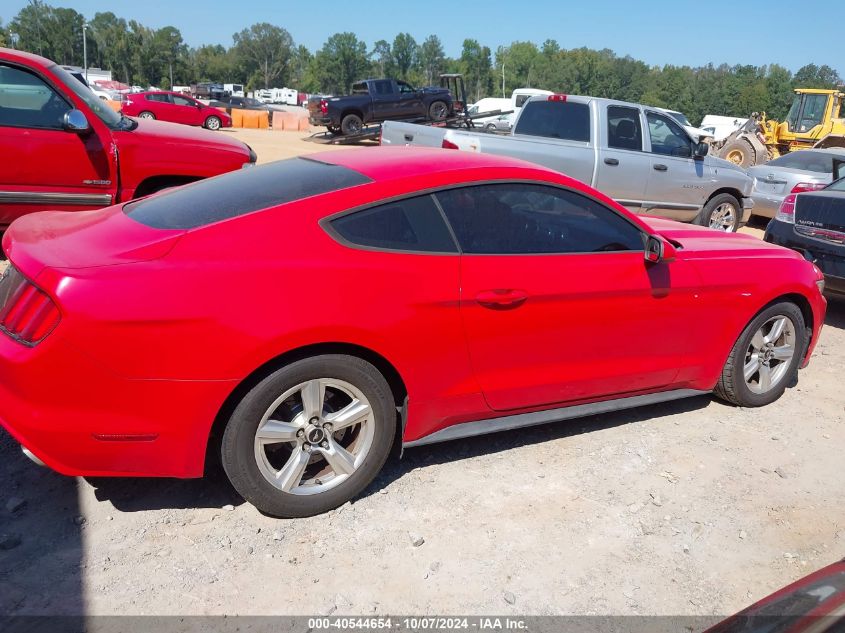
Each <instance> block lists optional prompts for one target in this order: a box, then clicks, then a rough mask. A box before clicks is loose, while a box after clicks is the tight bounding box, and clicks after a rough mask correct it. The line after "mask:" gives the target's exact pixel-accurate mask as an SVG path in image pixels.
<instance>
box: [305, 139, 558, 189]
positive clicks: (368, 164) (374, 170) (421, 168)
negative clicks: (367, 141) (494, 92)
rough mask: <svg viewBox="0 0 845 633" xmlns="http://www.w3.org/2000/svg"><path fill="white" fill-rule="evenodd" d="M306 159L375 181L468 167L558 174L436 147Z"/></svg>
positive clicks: (522, 163) (381, 149) (359, 151)
mask: <svg viewBox="0 0 845 633" xmlns="http://www.w3.org/2000/svg"><path fill="white" fill-rule="evenodd" d="M306 158H311V159H313V160H318V161H320V162H323V163H329V164H332V165H338V166H340V167H346V168H348V169H352V170H354V171H357V172H359V173H361V174H363V175H365V176H367V177H368V178H370V179H372V180H375V181H381V180H394V179H397V178H409V177H414V176H421V175H424V174H432V173H445V172H450V171H463V170H468V169H495V168H509V169H523V170H529V169H530V170H533V171H543V172H548V173H550V174H555V175H557V176H560V174H558V173H557V172H555V171H553V170H551V169H548V168H546V167H542V166H540V165H535V164H533V163H528V162H525V161H522V160H519V159H516V158H510V157H507V156H496V155H494V154H479V153H474V152H462V151H458V150H451V149H438V148H422V147H404V146H403V147H384V146H382V147H368V148H359V149H357V150H345V151H339V152H338V151H331V152H320V153H318V154H311V155H309V156H306Z"/></svg>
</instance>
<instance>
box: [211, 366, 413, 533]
mask: <svg viewBox="0 0 845 633" xmlns="http://www.w3.org/2000/svg"><path fill="white" fill-rule="evenodd" d="M316 378H334V379H338V380H342V381H345V382H347V383H349V384H351V385H354V386H355V387H356V388H357V389H359V390H360V391H361V393H362V394H363V395H364V396H365V397H366V398H367V400H369V402H370V406H371V408H372V412H373V418H372V421H373V422H372V423H373V424H374V425H375V427H374V435H373V440H372V445H371V446H370V449H369V452H368V453H367V456H366V457H365V458H364V461H363V462H362V463H361V464H360V466H358V468H357V470H355V472H353V473H352V474H351V475H349V477H348V478H347V479H346V480H345V481H343V482H341V483H340V484H338V485H337V486H335V487H333V488H330V489H329V490H326V491H325V492H319V493H316V494H310V495H297V494H292V493H289V492H284V491H282V490H280V489H278V488H276V487H275V486H273V485H272V484H271V483H270V482H269V481H268V480H267V479H266V478H265V476H264V475H263V474H262V472H261V470H260V468H259V466H258V462H257V459H256V455H255V444H254V442H255V436H256V432H257V430H258V425H259V423H260V422H261V418H262V416H263V415H264V413H265V412H266V411H267V409H268V408H269V407H270V406H272V404H273V402H274V401H275V400H276V399H277V398H278V397H279V396H280V395H282V394H283V393H284V392H285V391H287V390H289V389H291V388H293V387H295V386H297V385H299V384H300V383H303V382H306V381H308V380H314V379H316ZM395 434H396V406H395V403H394V400H393V394H392V392H391V391H390V387H389V386H388V384H387V381H386V380H385V379H384V377H383V376H382V375H381V374H380V373H379V371H378V370H377V369H376V368H375V367H373V366H372V365H371V364H370V363H368V362H366V361H364V360H362V359H360V358H356V357H354V356H345V355H340V354H326V355H323V356H314V357H312V358H306V359H303V360H300V361H296V362H294V363H291V364H290V365H287V366H285V367H283V368H281V369H279V370H277V371H275V372H273V373H272V374H270V375H269V376H267V377H266V378H264V379H263V380H262V381H261V382H259V383H258V384H257V385H256V386H255V387H253V388H252V389H251V390H250V391H249V392H248V393H247V394H246V395H245V396H244V397H243V399H242V400H241V401H240V403H239V404H238V405H237V407H236V408H235V410H234V412H233V413H232V415H231V417H230V418H229V421H228V423H227V425H226V430H225V432H224V433H223V440H222V445H221V461H222V464H223V468H224V470H225V471H226V475H227V476H228V477H229V481H231V482H232V485H233V486H234V487H235V489H236V490H237V491H238V493H240V494H241V496H243V498H244V499H246V500H247V501H249V502H250V503H252V504H253V505H254V506H255V507H256V508H258V509H259V510H260V511H261V512H264V513H266V514H269V515H271V516H275V517H280V518H296V517H307V516H314V515H316V514H321V513H323V512H328V511H329V510H332V509H334V508H337V507H338V506H341V505H343V504H344V503H346V502H347V501H349V500H350V499H352V498H353V497H355V496H356V495H357V494H359V493H360V492H361V491H362V490H363V489H364V488H365V487H366V486H367V485H368V484H369V483H371V482H372V481H373V479H374V478H375V477H376V475H377V474H378V473H379V471H380V470H381V468H382V466H384V463H385V461H386V460H387V457H388V455H389V454H390V451H391V448H392V445H393V441H394V437H395Z"/></svg>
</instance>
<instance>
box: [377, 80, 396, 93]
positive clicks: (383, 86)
mask: <svg viewBox="0 0 845 633" xmlns="http://www.w3.org/2000/svg"><path fill="white" fill-rule="evenodd" d="M373 86H374V87H375V90H376V94H379V95H389V94H393V85H392V84H391V83H390V82H389V81H374V82H373Z"/></svg>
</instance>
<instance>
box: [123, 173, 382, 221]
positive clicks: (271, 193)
mask: <svg viewBox="0 0 845 633" xmlns="http://www.w3.org/2000/svg"><path fill="white" fill-rule="evenodd" d="M368 182H372V181H371V180H370V179H369V178H367V177H366V176H364V175H363V174H360V173H358V172H357V171H353V170H352V169H348V168H346V167H340V166H338V165H331V164H329V163H322V162H320V161H316V160H312V159H310V158H291V159H288V160H282V161H278V162H275V163H270V164H268V165H262V166H260V167H251V168H247V169H241V170H238V171H233V172H229V173H228V174H223V175H222V176H217V177H216V178H209V179H208V180H201V181H199V182H196V183H193V184H190V185H186V186H184V187H180V188H178V189H174V190H172V191H166V192H164V193H162V194H159V195H157V196H152V197H150V198H145V199H143V200H138V201H137V202H130V203H129V204H127V205H126V206H124V207H123V210H124V212H125V213H126V215H128V216H129V217H130V218H132V219H133V220H135V221H137V222H140V223H141V224H146V225H147V226H151V227H153V228H155V229H193V228H196V227H198V226H205V225H207V224H212V223H214V222H220V221H221V220H227V219H229V218H234V217H236V216H239V215H245V214H247V213H252V212H253V211H259V210H261V209H266V208H268V207H273V206H276V205H279V204H284V203H286V202H293V201H294V200H301V199H302V198H309V197H311V196H317V195H320V194H323V193H329V192H331V191H338V190H340V189H346V188H348V187H354V186H356V185H363V184H366V183H368Z"/></svg>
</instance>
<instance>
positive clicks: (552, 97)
mask: <svg viewBox="0 0 845 633" xmlns="http://www.w3.org/2000/svg"><path fill="white" fill-rule="evenodd" d="M548 100H549V101H564V102H565V101H566V95H549V99H548Z"/></svg>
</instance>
